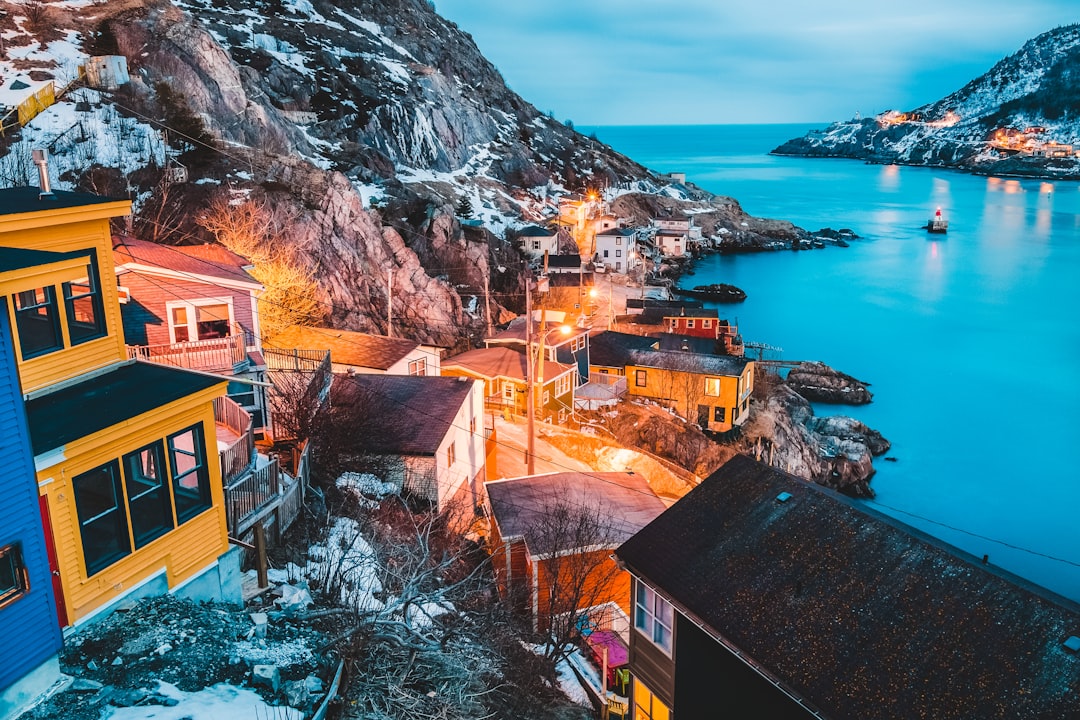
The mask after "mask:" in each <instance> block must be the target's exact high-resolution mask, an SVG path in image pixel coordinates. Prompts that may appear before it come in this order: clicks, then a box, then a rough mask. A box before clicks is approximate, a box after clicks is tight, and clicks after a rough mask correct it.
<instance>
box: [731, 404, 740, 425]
mask: <svg viewBox="0 0 1080 720" xmlns="http://www.w3.org/2000/svg"><path fill="white" fill-rule="evenodd" d="M738 419H739V406H738V405H736V406H735V407H733V408H731V422H735V421H736V420H738Z"/></svg>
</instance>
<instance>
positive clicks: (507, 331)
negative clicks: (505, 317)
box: [484, 313, 589, 347]
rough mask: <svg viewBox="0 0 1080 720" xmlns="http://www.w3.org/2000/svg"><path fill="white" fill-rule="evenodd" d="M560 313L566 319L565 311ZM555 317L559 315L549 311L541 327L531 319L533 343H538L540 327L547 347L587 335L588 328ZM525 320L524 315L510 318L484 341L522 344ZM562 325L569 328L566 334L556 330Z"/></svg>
mask: <svg viewBox="0 0 1080 720" xmlns="http://www.w3.org/2000/svg"><path fill="white" fill-rule="evenodd" d="M560 314H561V315H563V320H565V319H566V318H565V313H560ZM556 317H559V315H555V314H553V313H549V314H548V315H547V316H546V319H545V321H544V325H543V327H542V328H541V325H540V323H539V322H538V321H536V320H533V324H532V341H533V343H539V341H540V335H541V329H542V330H543V335H544V337H545V340H544V344H545V345H547V346H548V347H558V346H560V345H564V344H566V343H568V342H570V341H571V340H572V339H574V338H576V337H578V336H580V335H588V334H589V330H588V328H580V327H577V326H576V325H572V324H570V323H568V322H555V321H554V319H553V318H556ZM525 322H526V318H525V316H524V315H518V316H517V317H516V318H514V319H513V320H511V321H510V322H509V324H507V326H506V327H505V328H504V329H502V330H500V331H499V332H497V333H495V334H494V335H492V336H491V337H488V338H484V340H485V341H486V342H487V341H490V342H495V343H507V342H510V343H520V344H521V345H524V344H525V332H526V328H525ZM563 327H567V328H570V331H569V332H568V333H566V334H563V333H562V332H557V329H559V328H563Z"/></svg>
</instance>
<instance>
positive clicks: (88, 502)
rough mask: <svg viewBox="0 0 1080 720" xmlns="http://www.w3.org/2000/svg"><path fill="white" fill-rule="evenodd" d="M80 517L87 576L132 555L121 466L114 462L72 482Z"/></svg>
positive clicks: (84, 474) (86, 473)
mask: <svg viewBox="0 0 1080 720" xmlns="http://www.w3.org/2000/svg"><path fill="white" fill-rule="evenodd" d="M71 484H72V487H73V488H74V490H75V508H76V510H77V512H78V515H79V532H80V534H81V535H82V544H83V557H84V558H85V560H86V574H87V575H93V574H95V573H97V572H99V571H100V570H104V569H105V568H107V567H108V566H109V565H112V564H113V563H114V562H116V561H117V560H119V559H120V558H122V557H124V556H126V555H128V554H130V553H131V539H130V538H129V537H128V524H127V509H126V508H125V507H124V494H123V488H121V486H120V465H119V463H118V462H116V461H115V460H113V461H112V462H109V463H106V464H104V465H102V466H101V467H97V468H94V469H93V470H90V471H89V472H85V473H83V474H82V475H77V476H75V478H74V479H73V480H72V481H71Z"/></svg>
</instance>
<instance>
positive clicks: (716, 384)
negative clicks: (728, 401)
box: [705, 377, 720, 397]
mask: <svg viewBox="0 0 1080 720" xmlns="http://www.w3.org/2000/svg"><path fill="white" fill-rule="evenodd" d="M705 394H706V395H708V396H709V397H720V378H718V377H707V378H705Z"/></svg>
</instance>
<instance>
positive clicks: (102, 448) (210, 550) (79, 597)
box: [38, 382, 228, 622]
mask: <svg viewBox="0 0 1080 720" xmlns="http://www.w3.org/2000/svg"><path fill="white" fill-rule="evenodd" d="M224 389H225V383H224V382H222V383H221V384H220V385H216V386H214V387H212V388H209V389H207V390H205V391H203V392H201V393H197V394H194V395H191V396H188V397H186V398H183V399H181V400H177V401H175V402H173V403H169V404H168V405H164V406H162V407H159V408H156V409H155V410H154V411H153V412H150V413H145V414H143V415H141V416H139V417H136V418H133V419H131V420H129V421H127V422H125V423H123V424H121V425H116V426H113V427H110V428H106V429H105V430H102V431H100V432H97V433H94V434H92V435H89V436H87V437H84V438H80V439H79V440H77V441H75V442H72V443H69V444H68V445H67V446H65V448H64V459H63V460H62V461H60V462H59V463H58V464H56V465H53V466H52V467H48V468H44V469H42V470H40V471H39V472H38V485H39V488H40V492H41V493H42V494H45V495H48V498H49V505H50V509H51V515H52V524H53V535H54V539H55V542H56V552H57V560H58V562H59V565H60V575H61V579H62V584H63V591H64V597H65V600H66V603H67V608H68V615H69V619H70V620H71V621H72V622H75V621H78V620H79V619H80V618H83V617H85V616H87V615H88V614H90V613H92V612H94V611H95V610H97V609H98V608H99V607H101V606H103V605H105V604H107V603H109V602H110V601H112V600H113V599H115V598H116V597H118V596H120V595H122V594H123V593H124V592H126V591H127V590H129V589H130V588H131V587H132V586H134V585H136V584H138V583H139V582H141V581H143V580H145V579H147V578H148V577H150V576H152V575H154V574H156V573H158V572H159V571H161V570H163V569H164V570H165V571H166V573H167V579H168V584H169V587H170V588H171V587H175V586H176V585H177V584H179V583H181V582H183V581H184V580H187V579H189V578H191V577H193V576H194V575H196V574H198V573H199V572H201V571H202V570H204V569H205V568H207V567H209V566H210V565H212V564H213V563H214V562H216V561H217V559H218V557H219V556H221V555H222V554H223V553H224V552H225V551H226V550H227V549H228V536H227V532H226V523H225V504H224V490H223V488H222V483H221V467H220V463H219V461H218V453H217V447H216V441H215V435H214V411H213V404H212V402H211V401H212V399H213V398H214V397H215V396H220V395H221V394H223V392H224ZM200 422H201V423H202V426H203V435H204V440H205V444H206V447H205V448H204V451H205V454H206V463H207V469H208V471H209V476H210V492H211V507H210V509H208V510H206V511H204V512H203V513H202V514H200V515H198V516H196V517H195V518H192V519H191V520H189V521H187V522H185V523H183V524H181V525H180V526H179V527H177V528H175V529H174V530H172V531H171V532H169V533H167V534H165V535H163V536H162V537H160V538H158V539H156V540H154V541H152V542H150V543H149V544H147V545H146V546H144V547H142V548H139V549H138V550H134V551H133V552H132V553H131V554H130V555H128V556H127V557H125V558H123V559H121V560H119V561H118V562H116V563H113V564H112V565H110V566H109V567H107V568H105V569H104V570H101V571H100V572H98V573H96V574H94V575H93V576H90V577H88V576H87V574H86V564H85V561H84V555H83V548H82V538H81V536H80V532H79V519H78V513H77V512H76V508H75V502H74V491H73V488H72V484H71V479H72V478H73V477H75V476H77V475H79V474H80V473H83V472H86V471H87V470H91V469H93V468H95V467H98V466H100V465H102V464H104V463H106V462H109V461H111V460H114V459H117V458H120V457H121V456H122V455H123V454H124V453H127V452H131V451H132V450H135V449H137V448H140V447H142V446H144V445H146V444H148V443H150V442H152V441H154V440H158V439H162V438H165V437H166V436H167V435H169V434H172V433H174V432H177V431H180V430H183V429H185V428H187V427H190V426H192V425H194V424H196V423H200Z"/></svg>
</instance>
